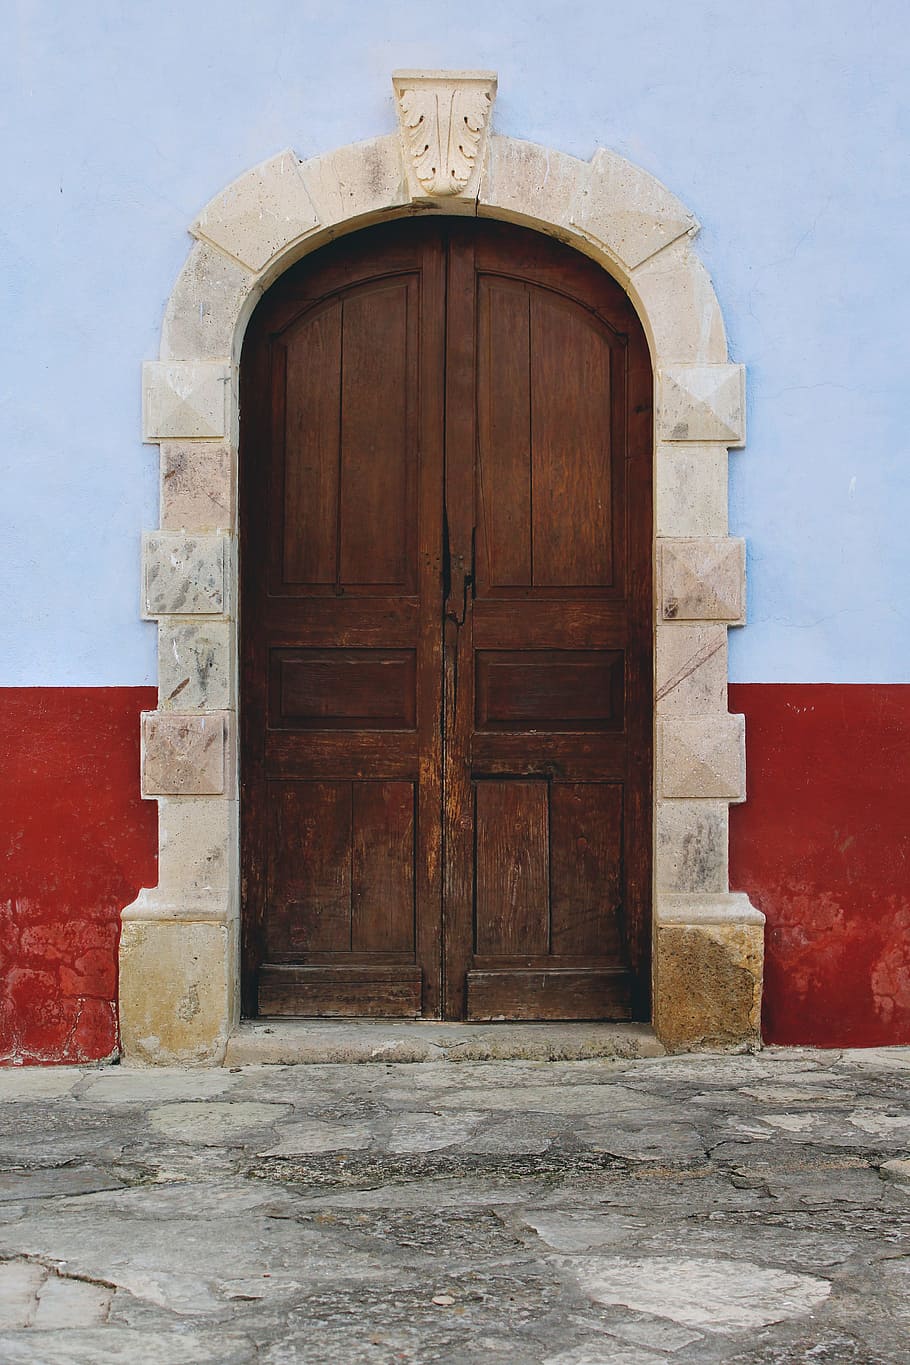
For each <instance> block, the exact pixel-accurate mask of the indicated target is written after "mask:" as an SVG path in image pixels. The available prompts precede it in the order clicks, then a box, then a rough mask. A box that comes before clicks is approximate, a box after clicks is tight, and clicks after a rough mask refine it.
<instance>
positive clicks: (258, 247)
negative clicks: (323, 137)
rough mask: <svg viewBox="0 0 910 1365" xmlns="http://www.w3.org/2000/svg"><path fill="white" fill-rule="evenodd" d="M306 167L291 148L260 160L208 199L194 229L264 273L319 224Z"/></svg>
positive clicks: (229, 253)
mask: <svg viewBox="0 0 910 1365" xmlns="http://www.w3.org/2000/svg"><path fill="white" fill-rule="evenodd" d="M302 167H303V163H302V162H301V161H300V159H299V158H298V156H297V155H296V153H294V152H292V151H290V150H288V151H284V152H280V153H279V154H278V156H273V157H271V158H270V159H269V160H268V161H263V162H261V163H260V164H259V165H258V166H254V167H253V169H252V170H250V171H247V172H246V173H245V174H244V175H241V176H239V177H238V179H236V180H235V181H233V182H232V184H230V185H228V187H227V189H225V190H222V192H221V193H220V194H218V195H216V196H215V198H214V199H211V200H210V201H209V202H208V204H206V206H205V208H204V209H203V210H202V212H201V213H200V215H199V217H198V218H197V219H196V221H195V222H194V223H193V224H192V225H191V227H190V232H191V233H192V234H193V236H194V237H201V238H204V239H205V240H206V241H208V242H211V243H213V245H215V246H217V247H218V248H219V249H220V250H221V251H223V252H225V253H226V254H227V255H228V256H233V258H234V259H235V260H236V261H239V262H240V264H241V265H244V266H246V267H247V269H248V270H252V271H254V272H255V273H257V274H258V273H259V272H260V271H261V270H263V269H264V268H265V267H266V266H267V265H268V263H269V262H270V261H271V260H272V259H273V258H274V257H275V256H278V255H280V254H282V253H283V252H285V251H286V250H287V249H288V247H289V246H290V245H291V244H292V243H293V242H296V241H299V240H300V239H301V238H303V237H306V236H308V235H309V234H310V233H312V232H315V231H316V229H317V228H318V227H319V215H318V213H317V212H316V209H315V207H314V205H313V201H312V199H311V198H310V195H309V191H308V190H307V187H306V184H305V182H304V178H303V171H302Z"/></svg>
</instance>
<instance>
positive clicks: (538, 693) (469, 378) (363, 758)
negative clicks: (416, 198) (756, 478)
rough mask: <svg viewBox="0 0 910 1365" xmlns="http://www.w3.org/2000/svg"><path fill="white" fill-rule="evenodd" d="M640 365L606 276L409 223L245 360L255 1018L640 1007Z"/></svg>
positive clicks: (645, 846)
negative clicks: (301, 1015) (261, 1015)
mask: <svg viewBox="0 0 910 1365" xmlns="http://www.w3.org/2000/svg"><path fill="white" fill-rule="evenodd" d="M650 432H651V373H650V366H649V361H648V353H647V347H646V344H645V340H644V336H643V333H642V331H641V327H640V324H639V323H638V320H637V318H636V317H635V314H634V312H633V310H632V308H631V305H630V303H629V301H628V299H627V298H626V296H625V295H624V294H623V293H622V291H621V289H620V288H619V286H618V285H617V284H616V283H615V282H614V281H613V280H611V279H610V278H609V277H608V276H607V275H606V274H605V273H604V272H603V271H602V270H600V269H599V268H598V267H596V266H595V265H593V264H592V263H591V262H589V261H587V260H585V259H584V258H583V257H580V256H578V255H577V254H576V253H574V252H572V251H570V250H568V249H567V248H565V247H562V246H560V245H558V244H557V243H555V242H552V241H550V240H549V239H546V238H543V237H540V236H538V235H536V234H534V233H530V232H527V231H525V230H523V229H520V228H515V227H511V226H507V225H504V224H494V223H485V222H478V221H473V220H472V221H470V222H463V221H462V222H460V221H458V220H451V219H419V220H408V221H406V222H398V223H393V224H388V225H386V226H384V227H382V228H377V229H373V230H371V231H368V232H365V233H361V234H357V235H356V236H354V237H351V238H348V239H345V240H343V241H340V242H337V243H334V244H333V245H332V246H330V247H328V248H326V249H324V250H323V251H321V252H319V253H317V254H316V255H314V256H313V257H311V258H308V259H307V260H306V261H304V262H301V264H300V265H299V266H296V267H294V268H293V269H292V270H290V271H289V272H288V273H287V274H286V275H284V276H283V277H282V278H281V279H280V280H279V282H278V284H277V285H275V286H274V287H273V289H272V290H271V291H270V292H269V294H268V295H266V297H265V299H264V300H263V302H262V303H261V304H260V305H259V307H258V309H257V311H256V314H255V315H254V318H253V321H252V323H251V325H250V328H249V331H248V334H247V339H246V343H245V346H244V353H243V362H242V367H241V479H240V491H241V541H240V553H241V584H242V587H241V607H240V620H241V640H242V686H241V699H240V700H241V821H242V873H243V931H244V933H243V939H244V942H243V960H244V1010H245V1012H246V1013H248V1014H310V1015H312V1014H331V1015H339V1014H348V1015H358V1014H361V1015H369V1014H377V1015H386V1016H392V1015H397V1016H412V1017H413V1016H417V1015H424V1016H427V1017H440V1016H442V1017H447V1018H469V1019H490V1018H500V1017H502V1018H518V1019H546V1018H551V1019H552V1018H562V1019H571V1018H583V1019H591V1018H628V1017H631V1016H633V1015H634V1016H635V1017H645V1016H646V1013H647V978H648V951H647V942H648V934H647V927H648V907H649V900H650V845H651V824H650V807H651V799H650V774H651V705H652V703H651V695H652V683H651V562H650V561H651V496H650V476H651V474H650V472H651V446H650V441H651V436H650Z"/></svg>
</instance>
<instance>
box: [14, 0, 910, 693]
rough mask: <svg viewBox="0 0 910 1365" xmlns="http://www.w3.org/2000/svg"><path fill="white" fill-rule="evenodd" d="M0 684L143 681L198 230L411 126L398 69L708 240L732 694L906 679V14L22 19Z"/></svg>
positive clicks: (382, 6)
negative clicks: (734, 546)
mask: <svg viewBox="0 0 910 1365" xmlns="http://www.w3.org/2000/svg"><path fill="white" fill-rule="evenodd" d="M0 11H2V18H3V43H2V46H3V48H4V49H5V50H4V52H3V55H2V57H0V61H2V63H3V89H2V91H0V109H2V111H4V112H2V113H0V118H3V119H5V123H4V125H3V130H2V134H0V143H2V158H3V172H4V176H3V179H4V182H5V185H6V190H5V192H4V194H3V221H2V248H0V249H2V256H3V269H2V275H3V290H4V293H3V299H2V308H3V311H2V317H3V328H2V335H0V346H2V363H0V402H2V407H0V413H2V417H0V422H2V437H0V460H2V463H3V473H2V480H3V482H2V491H0V551H2V552H0V684H5V685H9V684H28V685H37V684H60V685H63V684H108V685H110V684H126V683H142V682H146V681H149V680H151V679H152V677H153V674H154V630H153V627H152V626H151V625H144V624H142V623H141V622H140V621H139V620H138V615H137V611H138V608H137V602H138V550H139V531H140V528H142V527H152V526H154V525H155V524H156V521H157V515H156V490H155V474H154V464H155V458H156V455H157V448H155V447H149V446H142V445H141V444H140V443H139V440H138V436H137V433H138V430H139V366H140V362H141V361H142V360H143V359H145V358H150V357H154V356H155V354H156V352H157V341H158V331H159V326H160V321H161V313H162V309H163V306H164V302H165V300H166V298H167V296H168V293H169V291H170V288H171V284H172V282H173V280H174V277H175V276H176V274H177V272H178V270H179V268H180V265H181V262H182V260H183V258H184V256H185V253H186V250H187V247H188V245H189V242H188V238H187V237H186V234H185V226H186V224H187V223H188V222H189V221H190V220H191V219H192V218H193V216H194V215H195V214H196V212H197V211H198V209H199V208H200V207H201V206H202V205H203V204H204V203H205V202H206V200H207V199H208V198H209V197H210V196H211V195H212V194H214V193H215V192H216V191H217V190H219V189H220V188H221V187H222V186H223V185H225V184H226V183H227V182H228V181H230V180H232V179H233V178H234V177H235V176H236V175H238V174H239V173H240V172H241V171H243V170H244V169H246V168H247V167H249V166H251V165H253V164H254V163H256V162H258V161H261V160H262V159H263V158H265V157H267V156H269V155H271V154H272V153H274V152H276V151H278V150H280V149H282V148H284V147H286V146H293V147H294V148H295V149H296V150H297V152H298V153H300V154H301V155H302V156H310V155H313V154H314V153H317V152H321V151H324V150H327V149H330V148H332V147H335V146H338V145H340V144H343V143H347V142H352V141H357V140H359V139H361V138H363V137H366V136H371V135H373V134H374V133H377V132H383V131H392V129H393V128H394V116H393V110H392V104H391V98H390V85H389V73H390V72H391V70H392V69H393V68H394V67H397V66H424V67H435V66H449V67H457V66H480V67H493V68H495V69H497V70H498V71H499V77H500V87H499V88H500V94H499V99H498V102H497V108H496V123H497V126H498V128H499V130H500V131H502V132H504V133H508V134H511V135H513V136H516V137H523V138H529V139H531V140H536V141H539V142H542V143H545V144H547V145H549V146H552V147H557V148H561V149H563V150H565V151H568V152H572V153H574V154H575V155H577V156H582V157H585V158H587V157H589V156H590V155H591V153H592V152H593V150H594V148H595V147H596V146H597V145H598V144H599V143H601V144H605V145H607V146H610V147H613V148H615V149H616V150H618V151H619V152H621V153H622V154H623V155H625V156H628V157H629V158H631V159H632V160H633V161H636V162H638V163H639V164H640V165H642V166H644V167H645V168H646V169H647V170H649V171H651V172H652V173H653V174H654V175H656V176H657V177H658V178H659V179H661V180H662V181H664V182H665V183H666V184H667V185H668V186H669V187H670V188H671V189H673V190H674V191H675V192H676V193H677V194H679V195H680V197H681V198H682V199H683V200H684V201H685V203H686V204H687V205H688V206H689V207H690V208H691V209H692V210H693V211H694V212H695V213H696V214H697V215H698V217H699V218H700V220H701V222H702V224H703V231H702V235H701V237H700V239H699V240H700V246H699V250H700V252H701V255H702V258H703V259H704V261H705V263H706V264H707V266H708V269H709V270H710V272H711V274H712V276H713V279H714V282H715V286H716V288H717V292H718V295H719V297H720V300H721V305H722V307H723V310H724V314H725V317H726V320H727V325H728V329H729V334H730V343H731V352H732V356H733V358H734V359H736V360H741V361H744V362H745V363H746V364H747V366H748V367H749V376H750V385H749V394H750V402H749V422H750V426H749V445H748V447H747V449H746V450H744V451H742V452H739V453H735V454H734V455H733V456H732V462H731V525H732V530H733V531H734V532H735V533H736V534H741V535H745V536H748V537H749V542H750V561H749V572H750V612H749V615H750V622H751V623H750V625H749V627H748V628H747V629H746V630H745V631H740V632H734V633H733V639H732V672H733V676H734V677H735V678H736V679H737V680H742V681H783V680H789V681H812V680H814V681H832V682H834V681H846V682H859V681H880V682H893V681H907V680H908V679H910V645H908V634H910V632H908V606H907V601H908V587H907V577H908V561H910V556H908V550H907V526H908V521H910V489H908V475H907V469H908V450H907V445H908V438H907V434H906V433H907V417H906V412H907V397H906V395H907V392H908V388H910V366H908V346H907V334H908V327H907V312H908V296H910V289H908V285H910V279H908V275H910V270H908V261H910V251H908V225H910V166H908V157H907V152H908V142H910V137H908V131H910V130H908V101H907V96H906V91H907V81H908V76H907V72H908V69H910V16H908V9H907V4H906V0H890V2H889V0H827V3H825V4H824V5H822V4H820V3H817V2H816V0H787V2H786V3H783V2H782V0H762V3H746V0H631V2H630V0H573V3H569V4H564V3H560V0H555V2H551V3H549V4H545V3H542V0H487V2H486V3H484V4H482V5H465V4H464V3H463V0H461V3H458V4H455V3H451V4H449V3H442V2H441V0H421V2H420V3H414V2H413V0H410V2H409V3H403V0H356V3H344V0H334V3H319V2H318V0H296V3H291V2H290V0H256V2H255V3H251V0H180V3H174V0H154V3H153V2H152V0H148V3H143V2H141V0H130V2H129V3H126V4H124V0H86V3H82V4H76V3H68V2H67V0H43V2H41V0H33V2H31V3H30V2H29V0H19V3H15V2H14V0H2V4H0Z"/></svg>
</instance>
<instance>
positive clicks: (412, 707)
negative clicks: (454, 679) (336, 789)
mask: <svg viewBox="0 0 910 1365" xmlns="http://www.w3.org/2000/svg"><path fill="white" fill-rule="evenodd" d="M269 665H270V669H269V672H270V679H269V684H270V696H269V701H270V707H269V724H270V726H271V728H272V729H288V728H290V729H298V728H303V729H320V730H326V729H346V730H357V729H360V730H364V729H370V730H376V729H396V730H413V728H414V726H415V723H416V710H417V653H416V650H413V649H396V650H392V649H385V650H383V649H273V650H272V651H271V655H270V659H269Z"/></svg>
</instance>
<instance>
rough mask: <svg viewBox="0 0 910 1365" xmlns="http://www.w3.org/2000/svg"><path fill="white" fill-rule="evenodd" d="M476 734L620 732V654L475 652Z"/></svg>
mask: <svg viewBox="0 0 910 1365" xmlns="http://www.w3.org/2000/svg"><path fill="white" fill-rule="evenodd" d="M474 658H475V668H476V670H477V671H476V680H475V686H474V697H475V711H476V724H477V729H478V730H548V731H550V732H551V733H553V732H556V731H560V730H621V729H622V727H623V690H624V678H623V654H622V651H621V650H567V649H553V650H508V651H507V650H477V651H476V653H475V656H474Z"/></svg>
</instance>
